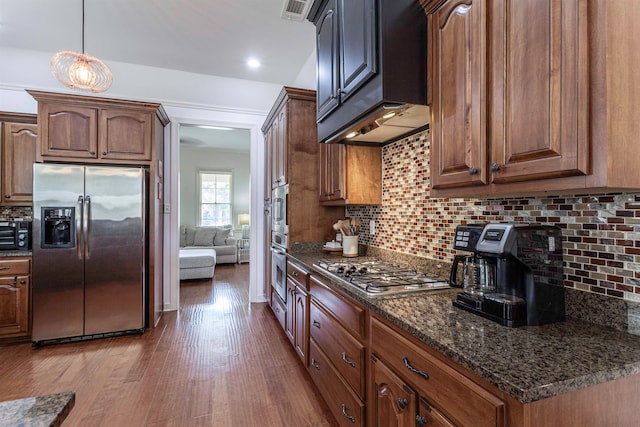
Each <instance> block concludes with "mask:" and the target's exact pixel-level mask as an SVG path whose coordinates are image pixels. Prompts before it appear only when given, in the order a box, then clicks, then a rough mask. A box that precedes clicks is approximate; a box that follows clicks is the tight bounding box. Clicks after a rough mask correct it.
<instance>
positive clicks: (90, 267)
mask: <svg viewBox="0 0 640 427" xmlns="http://www.w3.org/2000/svg"><path fill="white" fill-rule="evenodd" d="M147 179H148V177H147V171H146V169H144V168H130V167H117V166H82V165H64V164H48V163H47V164H44V163H35V164H34V167H33V334H32V340H33V344H34V346H36V345H40V344H44V343H48V342H58V341H69V340H73V341H75V340H82V339H90V338H96V337H103V336H109V335H117V334H125V333H142V332H144V326H145V324H144V313H145V311H144V297H145V280H146V273H145V270H146V261H145V259H146V233H145V228H146V224H145V218H146V215H145V212H146V203H145V198H146V182H147Z"/></svg>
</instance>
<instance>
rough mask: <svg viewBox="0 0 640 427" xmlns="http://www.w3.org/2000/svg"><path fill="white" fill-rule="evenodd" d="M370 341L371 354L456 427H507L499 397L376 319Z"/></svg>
mask: <svg viewBox="0 0 640 427" xmlns="http://www.w3.org/2000/svg"><path fill="white" fill-rule="evenodd" d="M371 338H372V352H373V353H375V354H376V355H378V356H379V357H380V358H381V359H382V360H384V361H385V363H386V364H387V365H388V366H389V367H391V368H392V369H393V370H394V371H395V372H397V373H398V374H400V375H401V376H402V377H403V378H405V379H406V380H407V381H408V382H410V383H411V384H413V385H414V386H415V387H416V389H417V390H418V393H419V394H421V395H422V396H424V397H425V398H426V399H427V400H428V401H429V402H432V403H433V404H434V406H436V407H438V408H439V409H441V410H442V412H443V413H444V414H446V416H447V417H448V418H450V419H452V420H454V421H455V423H456V424H461V425H473V426H494V427H495V426H504V411H505V404H504V402H503V401H502V400H500V399H499V398H498V397H496V396H494V395H493V394H491V393H489V392H488V391H487V390H485V389H483V388H482V387H480V386H479V385H477V384H476V383H474V382H473V381H471V380H470V379H469V378H467V377H465V376H464V375H462V374H461V373H460V372H458V371H456V370H455V369H453V368H452V367H450V366H448V365H446V364H445V363H444V362H442V361H440V360H438V359H436V358H435V357H433V356H431V355H429V354H428V353H427V352H426V351H424V350H422V349H420V348H419V347H417V346H416V345H414V344H413V343H411V342H409V341H408V340H406V339H405V338H403V337H401V336H400V335H399V334H398V333H397V332H395V331H393V330H392V329H390V328H389V327H388V326H386V325H384V324H382V323H381V322H380V321H378V320H376V319H373V318H372V319H371Z"/></svg>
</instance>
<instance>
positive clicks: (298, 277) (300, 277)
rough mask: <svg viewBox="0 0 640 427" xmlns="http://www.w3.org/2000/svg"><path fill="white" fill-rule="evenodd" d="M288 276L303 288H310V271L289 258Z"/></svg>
mask: <svg viewBox="0 0 640 427" xmlns="http://www.w3.org/2000/svg"><path fill="white" fill-rule="evenodd" d="M287 276H289V277H290V278H291V280H293V281H294V282H296V284H297V285H298V286H300V287H301V288H302V289H304V290H306V291H308V290H309V280H308V278H309V272H308V271H307V270H305V269H303V268H302V267H300V266H298V265H296V264H294V263H292V262H291V261H289V260H287Z"/></svg>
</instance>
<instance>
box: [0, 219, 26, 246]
mask: <svg viewBox="0 0 640 427" xmlns="http://www.w3.org/2000/svg"><path fill="white" fill-rule="evenodd" d="M28 250H31V221H1V222H0V251H28Z"/></svg>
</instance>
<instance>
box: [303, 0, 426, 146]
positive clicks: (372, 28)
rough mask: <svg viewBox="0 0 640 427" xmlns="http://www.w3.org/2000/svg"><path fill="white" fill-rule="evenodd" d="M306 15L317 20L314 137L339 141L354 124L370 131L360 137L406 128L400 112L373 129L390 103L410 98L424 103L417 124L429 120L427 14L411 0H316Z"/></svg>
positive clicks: (398, 105) (401, 104)
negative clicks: (382, 128)
mask: <svg viewBox="0 0 640 427" xmlns="http://www.w3.org/2000/svg"><path fill="white" fill-rule="evenodd" d="M308 19H309V20H310V21H311V22H313V23H314V24H315V26H316V49H317V50H316V53H317V76H318V81H317V105H316V108H317V114H316V119H317V121H318V141H321V142H340V141H344V139H345V135H346V134H348V133H350V132H351V131H352V130H354V129H356V130H357V131H358V133H359V134H360V136H361V137H362V135H364V134H365V133H371V135H374V134H377V135H376V136H375V137H373V136H372V138H373V139H371V140H366V138H364V139H362V138H361V139H360V140H359V142H360V141H364V142H385V141H386V140H387V139H389V138H392V136H389V135H391V134H393V135H394V136H398V137H399V136H400V135H401V134H406V133H411V132H412V125H408V123H409V120H406V118H405V120H404V122H403V123H402V125H400V126H396V127H395V130H393V132H391V131H390V130H388V131H386V138H385V137H381V136H380V135H379V132H376V129H377V128H378V127H379V124H380V123H382V122H383V121H384V120H387V119H388V117H387V118H385V119H383V120H380V119H381V117H382V116H383V115H385V114H388V113H389V109H394V110H395V111H398V112H399V111H404V110H405V109H406V108H405V107H407V106H409V105H421V106H424V108H423V111H424V112H425V114H424V119H423V120H422V121H420V124H421V125H425V124H426V123H427V122H428V115H427V114H426V79H425V73H426V61H425V57H426V16H425V14H424V11H423V10H422V9H421V7H420V4H419V3H418V2H416V1H415V0H316V1H315V2H314V3H313V5H312V6H311V8H310V10H309V16H308ZM407 117H409V116H407ZM376 120H378V121H377V122H376ZM411 120H413V121H415V117H414V116H411ZM381 138H382V139H381Z"/></svg>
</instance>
